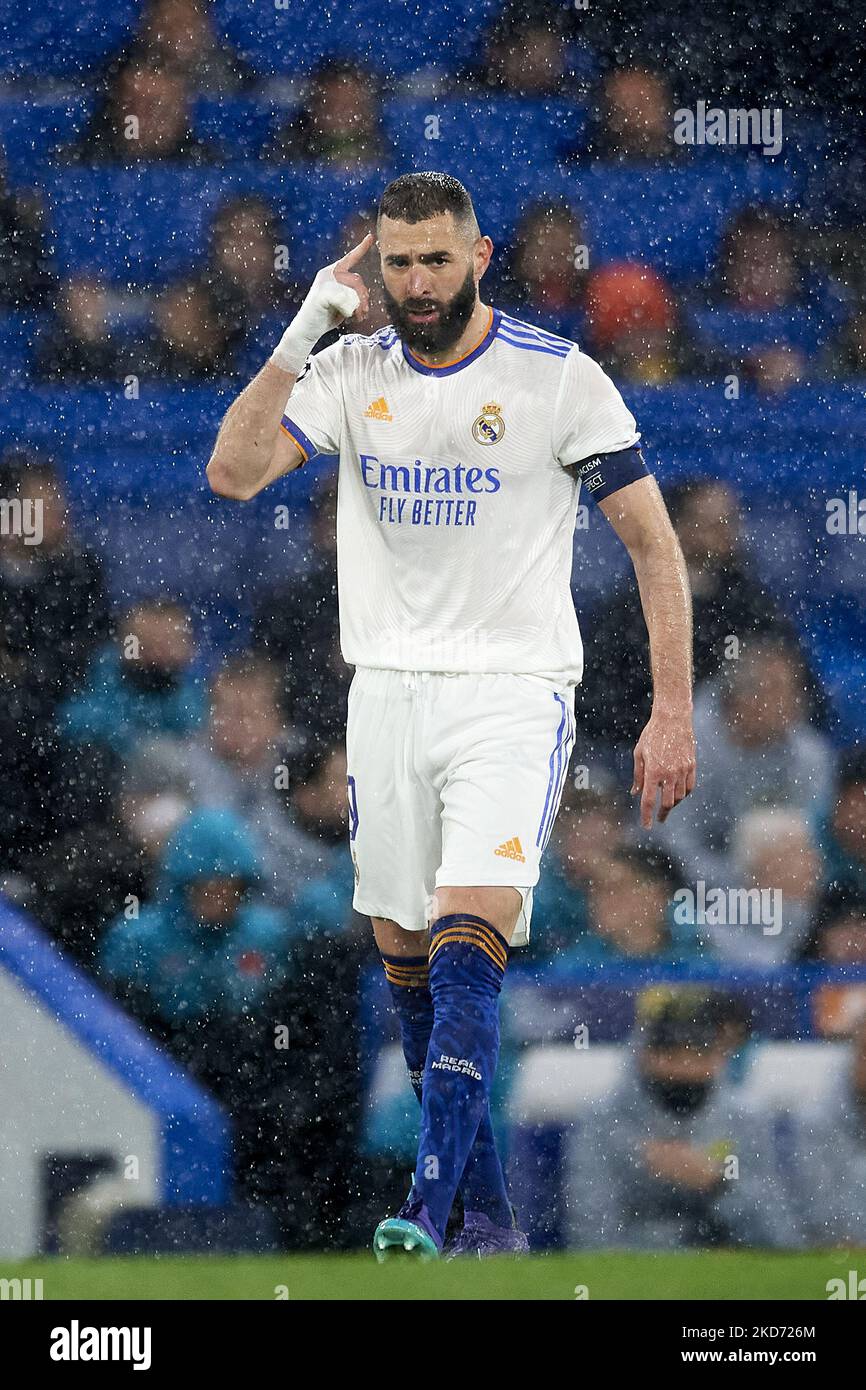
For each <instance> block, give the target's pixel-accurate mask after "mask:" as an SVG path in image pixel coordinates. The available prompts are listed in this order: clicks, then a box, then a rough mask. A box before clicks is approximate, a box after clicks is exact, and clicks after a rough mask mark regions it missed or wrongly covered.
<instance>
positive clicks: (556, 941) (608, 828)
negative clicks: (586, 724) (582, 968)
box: [530, 780, 626, 962]
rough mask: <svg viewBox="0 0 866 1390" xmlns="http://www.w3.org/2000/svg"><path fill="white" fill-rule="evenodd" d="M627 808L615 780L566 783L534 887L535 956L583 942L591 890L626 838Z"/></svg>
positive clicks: (558, 952) (547, 955) (563, 952)
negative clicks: (588, 784)
mask: <svg viewBox="0 0 866 1390" xmlns="http://www.w3.org/2000/svg"><path fill="white" fill-rule="evenodd" d="M625 823H626V808H625V807H624V805H623V798H622V797H621V796H620V795H619V793H618V790H617V788H615V787H614V785H613V783H612V782H610V783H608V782H607V781H605V782H603V783H602V784H600V785H598V786H595V787H579V786H576V785H575V784H574V783H573V782H572V781H570V780H569V781H568V782H566V785H565V788H564V790H563V794H562V802H561V804H560V808H559V814H558V816H557V818H556V822H555V824H554V827H553V833H552V835H551V839H550V845H549V847H548V850H547V855H546V857H545V860H544V863H543V865H542V870H541V878H540V880H539V882H538V883H537V884H536V886H535V888H534V889H533V891H532V945H531V948H530V949H531V953H532V954H531V958H532V960H533V961H535V962H539V961H540V960H542V959H556V958H559V957H560V956H563V955H566V954H567V953H568V952H570V951H572V950H575V949H577V948H579V947H580V945H581V943H582V942H583V941H584V940H585V937H586V933H587V931H588V930H589V926H590V920H589V894H590V889H591V886H592V881H593V879H594V878H598V876H599V875H600V874H601V873H603V871H604V868H605V866H606V865H607V864H608V863H609V862H610V859H611V857H612V856H613V855H615V854H616V852H617V850H619V849H621V848H622V847H623V845H624V843H625V828H624V827H625Z"/></svg>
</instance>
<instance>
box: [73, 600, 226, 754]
mask: <svg viewBox="0 0 866 1390" xmlns="http://www.w3.org/2000/svg"><path fill="white" fill-rule="evenodd" d="M194 654H195V648H194V645H193V639H192V634H191V632H190V626H189V617H188V615H187V614H186V613H185V612H184V610H183V608H181V607H180V605H179V604H177V603H174V602H173V601H171V600H168V599H152V600H148V601H145V602H143V603H140V604H137V605H136V606H135V607H134V608H132V609H130V611H129V612H128V613H127V614H126V617H125V618H124V619H123V620H122V621H121V623H120V625H119V627H118V632H117V637H116V640H115V642H114V643H113V644H111V645H109V646H107V647H103V648H102V650H101V651H100V652H99V653H98V654H97V656H96V658H95V660H94V662H93V664H92V666H91V668H90V672H89V674H88V677H87V681H86V684H85V686H84V689H83V690H81V691H80V692H79V693H78V694H77V695H74V696H73V697H72V698H71V699H70V700H68V701H67V702H66V704H65V705H64V706H63V708H62V710H61V718H60V725H61V730H62V732H63V733H64V734H65V735H66V737H67V738H68V739H70V740H71V741H72V742H73V743H101V744H104V745H107V746H108V747H109V748H110V749H111V750H112V751H113V752H114V753H116V754H118V755H119V756H120V757H125V756H127V755H128V754H129V753H130V752H131V751H132V750H133V749H134V748H135V745H136V743H137V742H138V741H139V740H140V739H143V738H146V737H152V736H153V735H154V734H169V735H171V734H176V735H183V734H187V733H189V732H190V730H192V729H196V728H198V727H199V725H200V724H201V723H202V720H203V718H204V712H205V691H204V682H203V680H201V679H200V678H198V677H196V676H194V675H193V674H192V672H191V669H190V668H191V664H192V660H193V657H194Z"/></svg>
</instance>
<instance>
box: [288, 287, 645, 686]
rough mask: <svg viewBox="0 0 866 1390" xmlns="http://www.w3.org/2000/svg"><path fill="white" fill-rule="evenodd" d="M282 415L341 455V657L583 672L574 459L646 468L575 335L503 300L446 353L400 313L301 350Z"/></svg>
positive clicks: (596, 483)
mask: <svg viewBox="0 0 866 1390" xmlns="http://www.w3.org/2000/svg"><path fill="white" fill-rule="evenodd" d="M283 428H284V429H285V430H286V432H287V433H288V434H289V435H290V436H291V437H292V438H293V439H294V440H295V441H296V443H297V444H298V445H299V447H300V448H301V449H302V451H303V452H304V455H305V458H306V457H310V456H312V455H314V454H317V453H327V454H339V458H340V470H339V482H338V501H337V575H338V591H339V601H340V636H341V646H342V651H343V656H344V658H345V660H346V661H347V662H349V663H350V664H351V665H355V666H369V667H379V668H386V669H392V670H410V671H442V672H455V673H457V672H505V673H511V674H514V675H529V676H537V677H542V678H544V679H546V680H549V681H552V682H553V683H555V684H558V685H573V684H576V683H577V682H578V681H580V679H581V675H582V671H583V649H582V643H581V640H580V632H579V629H578V623H577V617H576V614H575V611H574V603H573V601H572V597H571V568H572V544H573V534H574V527H575V520H576V513H577V505H578V497H579V493H580V487H581V481H582V479H581V476H580V474H583V475H584V476H583V481H584V482H585V483H586V484H587V485H588V486H589V487H594V488H595V489H596V495H606V491H605V489H604V486H603V485H604V484H605V479H604V477H603V476H602V473H601V472H600V471H599V463H600V460H599V458H598V456H599V455H611V454H617V453H619V452H620V451H623V450H632V451H633V452H632V453H631V454H629V455H628V456H627V457H628V458H629V459H630V460H633V459H635V458H636V459H638V460H640V463H639V466H638V467H635V466H634V464H633V463H630V465H629V471H627V472H626V474H625V475H624V481H625V482H630V481H633V480H634V478H636V477H638V476H640V475H641V474H642V473H645V472H646V468H645V466H644V465H643V460H642V459H641V458H640V452H639V451H637V450H634V446H635V445H636V443H637V441H638V439H639V437H640V436H639V435H638V433H637V431H636V429H635V421H634V419H633V417H632V415H631V414H630V412H629V411H628V410H627V408H626V406H625V404H624V402H623V400H622V397H621V396H620V394H619V392H618V391H617V389H616V387H615V386H614V385H613V382H612V381H611V380H610V378H609V377H607V376H606V375H605V373H604V372H603V371H602V369H601V368H600V367H599V366H598V365H597V364H596V363H595V362H593V361H592V360H591V359H590V358H589V357H587V356H585V354H584V353H582V352H581V351H580V349H579V348H578V347H577V346H576V345H575V344H574V343H572V342H570V341H568V340H567V339H565V338H560V337H557V336H556V335H555V334H552V333H548V332H545V331H543V330H541V329H538V328H533V327H532V326H530V325H529V324H525V323H522V322H521V321H520V320H518V319H514V318H511V317H510V316H509V315H507V314H504V313H501V312H500V311H499V310H495V309H492V310H491V311H490V321H489V324H488V328H487V330H486V332H485V334H484V336H483V337H482V338H481V340H480V341H479V342H478V343H477V344H476V346H475V347H474V348H473V349H472V350H471V351H470V352H468V353H466V354H465V355H464V356H463V357H461V358H459V359H457V360H455V361H453V362H449V363H446V364H445V365H443V366H440V367H430V366H427V365H426V364H425V363H423V362H421V361H420V360H419V359H418V358H417V357H416V356H414V354H413V353H412V352H411V351H410V350H409V349H408V348H407V347H406V346H405V345H404V344H403V342H402V341H401V339H400V338H399V337H398V335H397V332H396V330H395V329H393V328H391V327H388V328H383V329H381V330H380V331H379V332H378V333H374V334H372V335H371V336H369V337H364V336H362V335H360V334H350V335H348V336H346V337H343V338H341V339H340V340H339V341H338V342H336V343H334V344H333V345H332V346H330V347H327V348H325V349H323V351H321V352H319V353H316V354H315V355H313V356H311V357H310V358H309V359H308V361H307V363H306V365H305V366H304V368H303V370H302V371H301V373H300V375H299V377H298V380H297V382H296V383H295V387H294V389H293V391H292V394H291V397H290V399H289V401H288V403H287V405H286V414H285V416H284V418H283ZM593 456H595V457H593ZM586 461H589V462H588V463H586ZM601 462H603V460H602V461H601ZM572 464H585V466H584V467H581V468H580V469H579V470H578V469H572V470H571V471H566V470H567V469H568V468H569V466H570V465H572ZM631 470H633V471H631ZM610 471H611V474H612V475H616V477H617V478H619V479H620V481H618V482H615V483H614V486H622V485H624V484H623V481H622V480H621V479H622V476H623V475H622V472H621V463H620V464H619V465H617V466H615V467H614V468H612V469H611V470H610ZM589 474H591V475H592V476H589ZM607 487H608V489H609V490H613V489H612V488H610V483H608V484H607Z"/></svg>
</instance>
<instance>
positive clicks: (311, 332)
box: [271, 265, 361, 376]
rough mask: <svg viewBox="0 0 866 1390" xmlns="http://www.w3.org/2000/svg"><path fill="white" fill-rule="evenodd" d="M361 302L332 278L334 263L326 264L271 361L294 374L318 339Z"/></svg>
mask: <svg viewBox="0 0 866 1390" xmlns="http://www.w3.org/2000/svg"><path fill="white" fill-rule="evenodd" d="M360 302H361V301H360V299H359V298H358V295H357V294H356V293H355V291H354V290H353V289H352V287H351V285H343V284H341V283H340V281H339V280H336V279H335V278H334V267H333V265H327V266H325V268H324V269H323V270H320V271H319V273H318V275H317V276H316V278H315V280H314V281H313V283H312V285H311V286H310V289H309V292H308V294H307V297H306V299H305V300H304V302H303V304H302V305H301V307H300V309H299V310H298V312H297V314H296V315H295V317H294V318H293V319H292V322H291V323H290V324H289V326H288V328H287V329H286V331H285V333H284V334H283V336H282V338H281V339H280V341H279V343H278V344H277V346H276V347H275V349H274V351H273V352H272V353H271V361H272V362H273V363H275V364H276V366H278V367H281V368H282V370H283V371H284V372H292V373H293V374H294V375H295V376H297V375H298V373H299V372H300V370H301V368H302V367H303V365H304V363H305V362H306V360H307V358H308V357H309V355H310V353H311V352H312V350H313V348H314V347H315V346H316V343H317V342H318V341H319V339H320V338H321V337H322V336H323V335H324V334H325V333H328V332H329V331H330V330H331V329H332V328H336V327H337V325H338V324H340V323H342V322H343V319H347V318H350V317H351V315H352V314H354V312H355V310H356V309H357V307H358V305H359V304H360Z"/></svg>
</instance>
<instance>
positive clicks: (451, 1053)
mask: <svg viewBox="0 0 866 1390" xmlns="http://www.w3.org/2000/svg"><path fill="white" fill-rule="evenodd" d="M507 961H508V946H507V943H506V942H505V940H504V939H503V938H502V937H501V936H500V935H499V933H498V932H497V931H496V930H495V929H494V928H493V927H492V926H491V925H490V923H489V922H487V921H485V919H484V918H483V917H475V916H473V915H471V914H468V913H462V912H461V913H453V914H451V915H450V916H447V917H440V918H439V919H438V921H436V922H434V923H433V926H432V928H431V931H430V974H429V984H430V994H431V996H432V998H433V1031H432V1033H431V1036H430V1045H429V1048H428V1050H427V1061H426V1064H425V1067H424V1078H423V1086H422V1093H421V1135H420V1140H419V1144H418V1163H417V1166H416V1169H415V1178H414V1182H413V1186H412V1196H413V1198H416V1199H420V1200H421V1201H422V1202H423V1203H424V1205H425V1206H426V1208H427V1211H428V1213H429V1216H430V1220H431V1221H432V1223H433V1225H434V1227H435V1228H436V1230H437V1231H438V1233H439V1235H440V1236H443V1235H444V1232H445V1226H446V1223H447V1221H448V1214H449V1212H450V1211H451V1205H452V1203H453V1201H454V1194H455V1193H456V1191H457V1187H458V1184H459V1182H460V1179H461V1177H462V1176H463V1171H464V1169H465V1167H466V1161H467V1159H468V1158H469V1154H470V1151H471V1149H472V1146H473V1144H474V1142H475V1138H476V1135H477V1133H478V1127H479V1125H480V1123H481V1119H482V1117H483V1116H484V1114H485V1112H486V1111H487V1110H488V1107H489V1104H490V1092H491V1088H492V1085H493V1078H494V1076H495V1074H496V1064H497V1061H498V1059H499V991H500V989H501V987H502V977H503V975H504V973H505V966H506V963H507ZM464 1200H465V1198H464Z"/></svg>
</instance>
